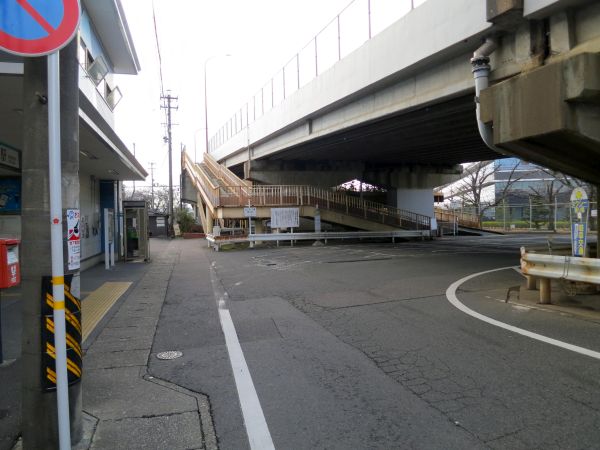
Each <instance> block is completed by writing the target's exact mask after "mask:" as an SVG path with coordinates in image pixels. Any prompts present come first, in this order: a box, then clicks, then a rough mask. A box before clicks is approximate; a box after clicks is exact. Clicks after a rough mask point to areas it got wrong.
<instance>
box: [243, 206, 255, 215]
mask: <svg viewBox="0 0 600 450" xmlns="http://www.w3.org/2000/svg"><path fill="white" fill-rule="evenodd" d="M244 217H256V207H255V206H246V207H245V208H244Z"/></svg>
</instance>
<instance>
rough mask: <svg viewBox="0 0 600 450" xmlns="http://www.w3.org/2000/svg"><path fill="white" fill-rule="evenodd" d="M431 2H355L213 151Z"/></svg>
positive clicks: (229, 127)
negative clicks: (335, 65) (417, 9)
mask: <svg viewBox="0 0 600 450" xmlns="http://www.w3.org/2000/svg"><path fill="white" fill-rule="evenodd" d="M425 1H427V0H353V1H352V2H350V4H349V5H348V6H346V7H345V8H344V9H343V10H342V11H341V12H340V13H339V14H338V15H337V16H335V17H334V18H333V19H332V20H331V21H330V22H329V23H328V24H327V25H326V26H325V27H324V28H323V29H322V30H321V31H320V32H319V33H318V34H317V35H316V36H314V37H313V38H312V39H311V40H310V41H309V42H308V43H307V44H306V45H305V46H304V47H303V48H302V49H301V50H300V51H299V52H298V53H296V54H295V55H294V56H293V57H292V58H291V59H290V60H289V61H288V62H287V63H286V64H285V65H284V66H283V67H282V68H281V69H280V70H279V71H278V72H277V73H276V74H275V75H274V76H273V77H272V78H271V79H270V80H269V81H267V82H266V83H265V84H264V85H263V86H262V87H261V88H260V90H259V91H258V92H256V93H255V94H254V95H253V96H252V98H251V99H250V100H249V101H248V102H247V103H246V104H245V105H243V106H242V107H241V108H240V109H239V110H238V111H237V112H236V113H235V114H234V115H233V116H232V117H231V118H230V119H229V120H227V121H226V122H225V124H224V125H223V126H222V127H221V128H220V129H219V130H218V131H217V133H216V134H215V135H214V136H213V137H212V138H211V140H210V142H209V146H208V148H209V151H213V150H214V149H216V148H218V147H219V146H221V145H222V144H223V143H225V142H226V141H227V140H229V139H230V138H231V137H233V136H235V135H236V134H238V133H240V132H242V131H243V130H245V129H246V128H247V127H248V125H249V124H251V123H252V122H254V121H255V120H256V119H258V118H260V117H261V116H262V115H264V114H265V113H266V112H268V111H269V110H271V109H273V108H274V107H275V106H277V105H279V104H280V103H282V102H283V101H284V100H285V99H286V98H288V97H289V96H290V95H291V94H293V93H294V92H296V91H297V90H299V89H300V88H302V87H303V86H305V85H306V84H308V83H309V82H310V81H312V80H313V79H315V78H316V77H318V76H319V75H320V74H322V73H323V72H325V71H326V70H328V69H329V68H331V67H332V66H333V65H334V64H335V63H336V62H338V61H340V60H341V59H342V58H344V57H346V56H347V55H348V54H350V53H351V52H352V51H354V50H356V49H357V48H359V47H360V46H361V45H362V44H364V43H365V42H366V41H368V40H370V39H371V38H372V37H373V36H375V35H377V34H378V33H379V32H381V31H383V30H384V29H385V28H387V27H388V26H390V25H391V24H392V23H394V22H396V21H397V20H398V19H400V18H401V17H403V16H405V15H406V14H408V13H409V12H410V11H412V10H413V9H415V8H416V7H418V6H420V5H421V4H422V3H425Z"/></svg>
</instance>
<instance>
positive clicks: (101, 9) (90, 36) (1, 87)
mask: <svg viewBox="0 0 600 450" xmlns="http://www.w3.org/2000/svg"><path fill="white" fill-rule="evenodd" d="M81 6H82V16H81V21H80V26H79V31H78V33H77V36H76V39H77V44H78V57H79V58H78V59H79V184H80V193H79V202H80V214H81V221H80V228H79V229H80V237H81V269H82V270H83V269H86V268H88V267H91V266H92V265H95V264H97V263H98V262H100V261H101V260H103V258H104V232H103V230H104V227H105V226H106V224H105V223H104V214H103V211H104V209H105V208H112V209H114V210H115V211H116V212H117V214H115V218H116V219H115V221H116V223H115V226H114V227H113V229H114V233H115V235H114V241H115V242H117V243H122V242H123V235H124V232H123V229H124V227H123V221H122V198H121V197H122V195H121V193H122V183H123V182H124V181H140V180H144V179H145V178H146V177H147V176H148V174H147V172H146V171H145V170H144V168H143V167H142V166H141V164H140V163H139V162H138V161H137V160H136V159H135V157H134V156H133V154H132V153H131V151H130V150H129V148H127V146H126V145H125V144H124V143H123V141H122V140H121V139H120V138H119V136H118V135H117V133H116V132H115V126H114V125H115V116H114V111H115V108H118V105H119V101H120V100H121V98H122V96H123V95H124V93H122V92H121V90H120V88H119V86H117V85H116V83H115V79H114V75H115V74H129V75H136V74H137V73H138V71H139V70H140V63H139V60H138V57H137V54H136V51H135V47H134V44H133V40H132V37H131V34H130V30H129V26H128V24H127V19H126V17H125V13H124V10H123V7H122V5H121V2H120V0H103V1H97V0H82V1H81ZM23 74H24V64H23V60H22V58H20V57H17V56H14V55H10V54H8V53H4V52H1V51H0V98H2V101H1V102H0V237H20V235H21V214H20V211H21V168H22V161H23V160H24V159H25V158H27V157H28V155H27V154H26V153H24V152H23V147H24V146H23V138H24V131H23V130H24V128H23V97H24V94H23ZM117 253H119V254H120V255H122V245H119V246H118V248H117Z"/></svg>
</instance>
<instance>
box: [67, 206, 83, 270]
mask: <svg viewBox="0 0 600 450" xmlns="http://www.w3.org/2000/svg"><path fill="white" fill-rule="evenodd" d="M80 218H81V217H80V212H79V210H78V209H67V265H68V268H69V270H75V269H79V267H80V261H81V241H80V235H79V221H80Z"/></svg>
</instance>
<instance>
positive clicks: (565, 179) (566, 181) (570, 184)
mask: <svg viewBox="0 0 600 450" xmlns="http://www.w3.org/2000/svg"><path fill="white" fill-rule="evenodd" d="M543 170H544V172H546V173H547V174H548V175H550V176H552V177H554V178H556V180H557V181H558V182H559V183H560V186H561V188H564V191H563V192H565V193H568V192H569V191H572V190H573V189H575V188H578V187H579V188H582V189H584V190H585V191H586V192H587V194H588V198H589V200H590V204H591V205H594V204H595V205H596V206H595V208H596V209H598V187H597V186H596V187H595V186H594V185H593V184H592V183H589V182H587V181H584V180H580V179H579V178H574V177H570V176H568V175H566V174H564V173H562V172H558V171H556V170H551V169H545V168H544V169H543ZM556 193H557V194H558V192H556ZM592 208H593V206H592ZM553 215H554V214H553ZM597 220H598V218H593V217H592V218H590V229H592V230H593V229H597V223H596V222H597Z"/></svg>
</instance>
